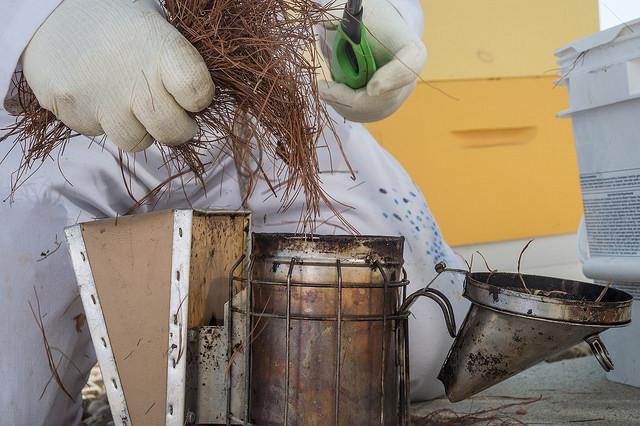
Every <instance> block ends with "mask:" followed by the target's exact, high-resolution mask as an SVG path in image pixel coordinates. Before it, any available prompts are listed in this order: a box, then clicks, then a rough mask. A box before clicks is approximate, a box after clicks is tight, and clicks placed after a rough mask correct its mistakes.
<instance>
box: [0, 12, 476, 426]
mask: <svg viewBox="0 0 640 426" xmlns="http://www.w3.org/2000/svg"><path fill="white" fill-rule="evenodd" d="M58 3H59V0H2V14H0V94H2V95H1V96H4V94H5V93H7V91H8V90H9V82H10V80H11V77H12V74H13V72H14V70H15V69H16V67H17V66H19V65H18V64H19V59H20V55H21V54H22V52H23V49H24V48H25V46H26V45H27V44H28V43H29V41H30V39H31V37H32V35H33V34H34V32H35V31H36V30H37V29H38V27H39V26H40V24H41V23H42V22H43V21H44V20H45V19H46V18H47V16H48V15H49V14H50V13H51V11H52V10H54V9H55V8H56V7H57V5H58ZM395 3H396V5H397V7H398V8H399V10H400V11H401V14H402V15H403V16H407V17H409V19H407V22H408V23H409V24H410V25H412V26H413V28H414V30H415V31H417V32H420V31H421V25H422V23H421V20H418V19H417V18H416V17H421V16H422V15H421V11H420V10H419V8H420V6H419V3H418V2H417V1H414V0H396V1H395ZM365 4H366V2H365ZM96 66H99V64H96ZM0 99H2V98H0ZM334 118H335V120H336V122H337V131H338V133H339V136H340V138H341V141H342V144H343V146H344V150H345V153H346V155H347V157H348V158H349V160H350V162H351V165H352V167H353V169H354V171H355V176H356V180H355V181H352V180H351V178H350V174H349V173H345V172H346V171H347V170H348V169H347V167H346V165H345V164H344V161H343V160H342V158H341V156H340V155H339V154H338V153H339V150H338V149H337V147H336V146H335V145H336V142H335V140H334V139H333V138H332V137H331V136H328V137H327V139H328V144H329V145H330V147H333V152H334V155H333V156H332V158H331V163H330V159H329V156H328V154H327V150H326V149H325V150H321V151H320V153H319V155H320V169H321V170H323V171H327V170H333V173H330V172H327V173H323V175H322V181H323V183H324V185H325V189H326V190H327V192H328V193H329V194H330V195H331V196H332V197H334V198H335V199H337V200H338V201H342V202H344V203H346V204H348V205H349V206H351V207H353V208H352V209H346V211H345V212H344V216H345V218H346V219H347V220H348V221H349V222H350V223H351V224H352V225H353V226H355V227H356V228H357V230H358V231H359V232H360V233H361V234H363V235H404V237H405V238H406V243H405V268H406V270H407V273H408V277H409V279H410V280H411V284H410V287H409V292H413V291H415V290H417V289H419V288H421V287H423V286H424V285H426V284H427V283H428V282H429V281H430V280H431V279H432V277H433V276H434V274H435V272H434V269H433V267H434V265H435V264H436V263H437V262H439V261H441V260H444V261H446V262H447V264H448V265H450V266H454V267H457V266H459V265H458V264H459V261H458V260H457V259H456V256H455V255H454V254H453V252H452V251H451V249H450V248H449V247H448V246H447V245H446V244H445V242H444V241H443V239H442V235H441V233H440V231H439V228H438V226H437V224H436V223H435V221H434V219H433V217H432V215H431V213H430V212H429V209H428V207H427V204H426V202H425V200H424V198H423V196H422V194H421V192H420V190H419V189H418V188H417V187H416V186H415V185H414V183H413V182H412V181H411V179H410V177H409V176H408V175H407V173H406V172H405V171H404V170H403V168H402V167H401V166H400V164H398V163H397V162H396V161H395V160H394V158H393V157H392V156H391V155H389V154H388V153H387V152H386V151H385V150H384V149H382V148H381V147H380V146H379V145H378V144H377V143H376V141H375V140H374V139H373V138H372V137H371V135H370V134H369V133H368V132H367V131H366V130H365V129H364V127H363V126H362V125H360V124H355V123H352V122H348V121H346V122H345V121H344V119H343V118H342V117H340V116H338V115H337V114H336V113H334ZM13 120H14V118H13V117H11V116H10V115H9V114H8V113H7V112H6V111H4V110H2V111H0V128H3V127H5V126H6V125H8V124H10V123H12V122H13ZM2 133H4V132H1V133H0V134H2ZM12 142H13V141H12V140H11V139H9V140H6V141H4V142H2V143H0V159H4V161H2V163H1V164H0V196H1V199H2V200H3V202H2V204H1V205H0V224H1V230H2V234H1V235H2V237H1V238H0V324H1V325H2V326H1V327H0V360H1V362H0V383H1V386H0V413H2V415H1V420H0V423H1V424H11V425H20V424H29V425H43V424H47V425H67V424H77V423H78V422H79V421H80V416H81V395H80V391H81V389H82V387H83V385H84V384H85V381H86V379H87V377H88V375H89V370H90V369H91V367H92V366H93V365H94V364H95V362H96V358H95V354H94V351H93V348H92V345H91V342H90V335H89V332H88V329H87V327H86V325H82V324H81V323H78V321H77V320H78V318H79V317H78V315H79V314H81V313H82V306H81V302H80V299H79V297H78V290H77V285H76V281H75V275H74V273H73V269H72V266H71V262H70V258H69V254H68V251H67V247H66V241H65V238H64V231H63V230H64V227H65V226H68V225H71V224H74V223H78V222H84V221H90V220H93V219H95V218H104V217H115V216H116V215H122V214H124V212H126V211H127V210H128V209H129V208H130V207H131V206H132V204H133V203H134V202H133V200H132V199H131V197H130V195H129V194H128V192H127V189H126V187H125V185H124V184H123V178H122V174H121V169H120V162H119V152H118V149H117V147H115V146H114V145H113V144H111V143H110V142H109V141H107V142H106V144H105V146H104V147H101V146H100V145H98V144H96V143H92V140H91V139H90V138H88V137H84V136H82V137H76V138H73V139H72V140H71V141H70V142H69V143H68V145H67V146H66V149H65V150H64V152H62V153H59V152H55V153H54V154H53V157H54V158H52V159H50V160H48V161H46V162H44V164H43V165H42V167H41V168H40V170H39V171H38V172H37V173H35V174H34V175H33V176H32V177H30V178H29V179H28V180H27V181H26V183H25V184H24V185H22V186H21V187H20V188H19V189H18V190H17V191H16V193H15V194H14V197H13V200H12V202H10V201H9V199H8V198H7V197H8V196H9V194H10V184H11V178H12V173H13V172H14V171H15V170H16V168H17V166H18V164H19V161H20V158H21V155H22V153H21V152H20V151H19V150H17V149H14V150H13V151H11V150H10V148H11V147H12ZM55 157H57V158H55ZM128 159H129V167H130V168H132V169H133V168H135V175H133V177H132V179H131V181H130V182H129V188H130V190H131V192H132V193H133V195H134V196H135V197H137V198H140V197H142V196H143V195H145V194H147V193H148V192H149V191H150V190H151V189H153V188H154V187H156V186H157V185H158V184H159V183H160V182H162V181H163V180H164V179H165V178H166V172H165V171H164V169H163V168H162V167H161V164H162V158H161V157H160V155H159V152H158V150H157V148H156V147H155V146H151V147H150V148H148V149H147V150H146V151H144V152H140V153H136V154H128ZM204 179H205V181H206V184H207V187H208V189H207V193H206V194H205V193H204V192H203V191H202V189H201V187H200V186H199V185H191V184H187V185H186V186H185V188H184V190H183V189H182V188H178V187H177V186H174V188H173V189H172V191H170V192H169V193H167V194H165V195H164V196H163V197H162V198H161V199H160V200H159V201H158V202H157V203H156V204H155V205H154V208H155V209H156V210H163V209H170V208H182V207H188V206H189V204H188V203H187V201H186V199H187V198H188V200H189V202H190V203H191V206H193V207H198V208H211V209H236V208H240V207H241V191H240V189H239V186H238V182H237V175H236V172H235V168H234V165H233V161H232V160H231V159H224V160H223V161H222V164H221V165H220V166H217V167H215V168H213V169H212V170H210V171H209V172H208V174H207V175H206V176H205V177H204ZM303 201H304V200H303V197H300V199H299V200H298V201H297V202H296V204H295V205H294V206H293V207H292V208H291V209H289V210H288V211H287V212H284V213H282V212H279V211H278V210H279V209H280V199H279V198H276V197H274V196H273V195H271V194H270V192H269V191H268V188H267V187H266V185H264V184H263V183H261V184H259V185H258V187H257V188H256V190H255V191H254V192H253V195H252V196H251V197H250V199H249V200H248V207H249V208H250V209H251V211H252V213H253V218H254V228H253V231H254V232H294V231H295V230H296V226H297V223H298V219H299V211H300V208H301V206H302V203H303ZM150 209H151V207H143V208H142V209H141V210H139V212H145V211H149V210H150ZM322 213H323V217H322V218H321V222H322V224H320V225H319V226H318V228H317V231H316V232H317V233H318V234H336V233H345V232H346V231H345V230H344V229H343V228H341V227H340V226H338V225H339V222H337V221H336V220H335V218H333V217H332V212H331V211H330V210H329V209H325V210H324V211H323V212H322ZM434 287H436V288H438V289H439V290H440V291H442V292H443V293H444V294H445V295H446V296H447V297H448V298H449V300H450V301H451V302H452V303H453V305H454V309H455V313H456V317H457V319H458V321H461V320H462V318H463V316H464V314H465V312H466V309H467V307H468V303H467V302H466V301H465V300H464V299H462V298H461V292H462V283H461V281H460V279H459V278H458V277H456V276H454V275H451V274H445V275H443V276H441V277H440V278H439V279H438V280H437V281H436V283H435V284H434ZM32 308H33V312H32ZM412 312H413V314H414V316H415V318H412V319H411V323H410V324H411V326H410V350H411V353H410V360H411V391H412V399H414V400H424V399H429V398H434V397H436V396H439V395H441V394H442V393H443V387H442V384H441V383H440V382H438V381H437V379H436V376H437V373H438V371H439V369H440V366H441V364H442V362H443V360H444V358H445V355H446V353H447V351H448V349H449V347H450V345H451V343H452V339H451V338H450V337H449V335H448V333H447V331H446V328H445V322H444V319H443V315H442V312H441V310H440V308H439V307H438V306H437V305H436V304H435V303H433V302H431V301H429V300H427V299H420V300H419V301H418V302H417V303H416V304H415V305H414V307H413V308H412ZM40 323H41V324H42V327H43V328H44V331H45V332H46V338H47V341H48V345H49V346H50V348H51V355H52V358H53V361H54V362H55V363H56V365H57V369H58V372H59V374H60V379H61V381H62V383H63V384H64V386H65V388H66V389H67V390H68V391H69V393H70V394H71V396H72V397H73V398H74V400H75V401H72V400H71V398H69V397H68V396H67V395H65V394H64V393H63V392H62V390H61V388H60V387H59V386H58V384H57V383H56V382H55V380H51V372H50V369H49V364H48V359H47V355H46V353H45V349H44V342H43V333H42V330H41V328H40ZM76 326H78V329H76ZM70 360H72V361H73V364H74V366H72V365H71V362H70Z"/></svg>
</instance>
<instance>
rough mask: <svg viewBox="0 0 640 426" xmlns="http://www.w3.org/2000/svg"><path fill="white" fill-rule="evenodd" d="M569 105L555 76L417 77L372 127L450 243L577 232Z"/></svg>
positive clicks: (577, 202)
mask: <svg viewBox="0 0 640 426" xmlns="http://www.w3.org/2000/svg"><path fill="white" fill-rule="evenodd" d="M436 88H437V89H440V90H442V91H444V92H445V93H447V94H448V95H450V96H453V97H455V99H452V98H450V97H447V96H445V95H443V94H442V93H441V92H439V91H438V90H436ZM567 107H568V102H567V97H566V92H565V89H564V88H562V87H556V86H555V85H554V78H552V77H529V78H511V79H493V80H460V81H444V82H437V83H432V85H427V84H424V83H423V84H419V85H418V87H417V88H416V91H415V93H414V94H413V95H412V96H411V97H410V98H409V100H408V101H407V102H406V103H405V105H404V106H403V107H402V108H401V109H400V110H399V111H398V112H397V113H396V114H394V115H393V116H391V117H390V118H388V119H386V120H384V121H383V122H381V123H378V124H376V125H372V126H370V131H371V132H372V133H373V135H374V137H376V139H377V140H378V142H379V143H381V144H382V146H384V147H385V148H386V149H387V150H388V151H390V152H391V153H392V154H393V155H394V157H395V158H396V159H397V160H398V161H399V162H400V163H401V164H402V165H403V166H404V167H405V168H406V169H407V171H408V172H409V174H410V175H411V177H412V178H413V180H414V181H415V182H416V184H417V185H418V187H420V189H421V190H422V191H423V193H424V195H425V197H426V199H427V203H428V204H429V207H430V208H431V210H432V212H433V214H434V215H435V217H436V219H437V221H438V223H439V224H440V227H441V228H442V232H443V235H444V237H445V238H446V239H447V241H448V243H449V244H451V245H462V244H472V243H480V242H489V241H499V240H507V239H515V238H526V237H530V236H542V235H555V234H561V233H569V232H575V230H576V228H577V226H578V222H579V221H580V215H581V214H582V213H581V212H582V204H581V198H580V186H579V182H578V169H577V162H576V154H575V149H574V144H573V135H572V130H571V124H570V123H568V120H561V119H558V118H556V116H555V114H556V112H557V111H562V110H563V109H566V108H567Z"/></svg>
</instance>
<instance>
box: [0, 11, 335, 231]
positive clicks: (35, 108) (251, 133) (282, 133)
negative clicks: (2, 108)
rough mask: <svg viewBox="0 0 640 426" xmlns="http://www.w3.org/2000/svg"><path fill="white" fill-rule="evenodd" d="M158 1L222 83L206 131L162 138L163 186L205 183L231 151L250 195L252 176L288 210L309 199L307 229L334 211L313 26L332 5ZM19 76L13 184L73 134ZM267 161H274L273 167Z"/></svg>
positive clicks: (203, 125) (202, 124)
mask: <svg viewBox="0 0 640 426" xmlns="http://www.w3.org/2000/svg"><path fill="white" fill-rule="evenodd" d="M162 6H163V7H164V9H165V13H166V16H167V19H168V21H169V22H170V23H171V24H172V25H173V26H174V27H176V28H177V29H178V30H179V31H180V32H181V33H182V34H183V35H184V36H185V37H186V38H187V40H189V41H190V42H191V43H192V44H193V45H194V46H195V47H196V49H197V50H198V52H199V53H200V54H201V55H202V57H203V58H204V60H205V62H206V64H207V66H208V68H209V71H210V73H211V77H212V79H213V81H214V84H215V85H216V96H215V98H214V100H213V102H212V103H211V105H210V106H209V107H208V108H207V109H205V110H204V111H202V112H200V113H196V114H194V117H195V119H196V121H197V122H198V125H199V130H200V131H199V134H198V136H197V137H196V138H195V139H193V140H191V141H189V142H187V143H185V144H183V145H179V146H174V147H169V146H164V145H160V144H158V143H157V142H156V145H157V146H158V148H159V149H160V150H161V151H162V153H163V156H164V159H165V165H166V166H167V168H168V169H169V170H170V173H169V178H168V179H167V180H166V181H165V182H164V183H163V185H168V184H169V183H171V181H172V180H175V179H176V178H179V179H180V181H184V179H185V176H187V175H191V177H192V178H196V179H199V181H200V182H201V183H202V185H203V186H204V180H203V179H202V176H203V174H204V173H205V172H206V169H207V168H208V167H215V166H216V164H215V163H216V160H215V159H216V158H219V155H220V152H222V155H228V156H231V157H233V159H234V161H235V164H236V168H237V169H238V171H239V174H241V175H242V178H243V179H242V180H244V181H245V182H244V196H245V199H246V197H248V196H249V195H250V193H251V190H252V189H253V188H254V185H255V183H256V180H257V179H265V180H266V181H267V182H268V184H269V186H270V187H271V189H272V191H273V192H274V194H276V193H278V196H279V197H280V198H281V204H282V208H284V209H286V208H287V207H289V206H291V205H292V203H293V202H294V201H295V200H296V199H297V197H298V196H300V195H302V196H304V197H305V209H303V211H302V212H301V217H300V224H301V225H302V228H303V229H307V226H308V225H309V224H311V223H313V219H315V218H316V217H317V216H318V215H319V211H320V207H321V205H322V204H326V205H328V206H329V207H330V208H331V209H333V210H334V212H336V210H335V208H334V207H333V206H332V203H331V198H330V197H329V196H328V194H327V193H326V192H325V191H324V190H323V188H322V187H321V183H320V179H319V165H318V157H317V153H316V148H317V146H318V144H319V143H322V132H323V131H328V132H331V133H333V134H334V135H335V136H336V138H337V135H336V132H335V129H334V128H333V123H332V120H331V118H330V117H329V113H328V111H327V109H326V106H325V104H324V103H322V102H321V101H320V100H319V95H318V89H317V73H318V69H319V67H320V57H319V53H318V50H317V45H316V38H315V34H314V26H315V25H316V24H319V23H321V22H322V21H324V20H326V19H327V16H328V15H327V10H328V9H326V8H321V7H320V6H318V5H317V4H315V3H313V2H312V1H311V0H165V1H164V2H163V4H162ZM18 80H19V83H18V87H17V89H18V97H17V99H18V103H19V105H18V110H19V111H21V112H20V115H19V117H18V119H17V120H16V123H15V124H14V125H12V126H11V127H9V128H7V129H5V130H6V131H7V132H6V133H5V134H4V135H3V136H0V141H2V140H4V139H6V138H7V137H8V136H10V135H16V139H15V140H16V142H15V144H16V146H17V147H19V148H18V149H22V151H23V156H22V159H23V160H22V162H21V164H20V165H19V167H18V170H17V172H16V174H15V175H14V177H13V181H12V185H13V189H14V190H15V189H16V188H17V187H18V186H19V185H20V184H21V183H22V182H24V180H25V179H27V178H28V177H29V176H30V175H32V174H33V173H35V172H36V171H37V169H38V167H39V165H41V164H42V162H43V161H45V160H46V159H47V158H48V157H51V156H52V155H53V154H54V153H55V152H57V153H58V155H60V153H61V152H63V150H64V145H65V144H66V143H68V142H69V140H70V138H72V137H73V136H74V133H73V132H72V131H71V130H70V129H69V128H68V127H66V126H65V125H64V123H62V122H60V121H59V120H57V119H56V117H55V116H54V115H53V114H52V113H51V112H49V111H47V110H44V109H43V108H41V107H40V105H39V104H38V101H37V100H36V98H35V96H34V95H33V94H32V92H31V91H30V90H29V88H28V85H27V83H26V81H25V80H24V78H23V77H22V76H19V78H18ZM16 146H14V149H16ZM213 146H215V147H216V151H215V152H217V154H215V155H214V154H213V152H214V151H213V150H212V147H213ZM220 147H222V150H221V151H220ZM341 155H343V156H344V153H341ZM121 158H122V157H121ZM203 160H204V161H203ZM121 163H122V161H121ZM263 164H269V165H270V170H271V172H270V173H266V172H265V169H264V168H263V167H262V165H263ZM62 167H63V165H62ZM124 168H126V167H123V169H124ZM123 176H124V172H123ZM125 180H126V178H125ZM241 183H242V182H241ZM161 191H162V188H160V187H158V188H155V189H154V190H153V191H152V193H150V194H148V195H147V197H145V198H144V199H142V200H134V201H136V203H135V204H134V206H133V208H132V209H131V210H130V212H133V211H135V209H136V208H137V207H139V206H140V205H141V204H143V203H145V202H149V201H150V200H151V199H152V198H154V197H157V196H158V194H160V193H161ZM336 213H337V212H336ZM338 216H339V217H340V215H339V214H338Z"/></svg>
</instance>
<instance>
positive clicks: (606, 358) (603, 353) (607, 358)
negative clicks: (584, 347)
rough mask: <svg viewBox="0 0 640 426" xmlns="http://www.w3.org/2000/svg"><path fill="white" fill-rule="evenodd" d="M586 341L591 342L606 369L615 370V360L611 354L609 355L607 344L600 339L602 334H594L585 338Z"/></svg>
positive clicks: (592, 349)
mask: <svg viewBox="0 0 640 426" xmlns="http://www.w3.org/2000/svg"><path fill="white" fill-rule="evenodd" d="M584 341H585V342H587V343H588V344H589V347H590V348H591V351H592V352H593V355H594V356H595V357H596V359H597V360H598V362H599V363H600V365H601V366H602V368H603V369H604V371H606V372H609V371H611V370H613V360H612V359H611V355H609V351H607V348H606V346H605V345H604V343H602V340H600V335H599V334H595V335H593V336H589V337H587V338H586V339H584Z"/></svg>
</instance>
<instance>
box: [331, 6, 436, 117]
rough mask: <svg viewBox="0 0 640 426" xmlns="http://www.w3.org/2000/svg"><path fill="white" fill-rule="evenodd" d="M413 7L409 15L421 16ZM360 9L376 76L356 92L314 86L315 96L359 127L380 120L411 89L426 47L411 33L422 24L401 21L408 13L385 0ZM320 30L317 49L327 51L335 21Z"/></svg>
mask: <svg viewBox="0 0 640 426" xmlns="http://www.w3.org/2000/svg"><path fill="white" fill-rule="evenodd" d="M415 4H416V6H415V7H416V8H417V9H418V10H414V12H415V13H413V14H410V15H409V16H414V17H415V16H422V15H421V14H420V13H419V12H420V10H419V8H420V5H419V4H418V3H417V2H415ZM338 5H340V3H338ZM363 9H364V12H363V17H362V22H363V23H364V26H365V27H366V29H367V40H368V42H369V45H370V46H371V52H372V54H373V56H374V57H375V61H376V65H377V70H376V72H375V73H374V74H373V77H372V78H371V80H370V81H369V83H367V85H366V86H365V87H363V88H361V89H352V88H350V87H348V86H346V85H344V84H339V83H336V82H334V81H321V82H320V83H319V88H320V94H321V96H322V98H323V99H324V100H325V101H326V102H327V103H328V104H330V105H331V106H332V107H334V108H335V110H336V111H338V112H339V113H340V115H342V116H343V117H345V118H346V119H347V120H351V121H356V122H361V123H364V122H373V121H378V120H382V119H383V118H386V117H388V116H390V115H391V114H393V113H394V112H395V111H397V110H398V108H400V106H402V104H403V103H404V101H405V100H407V98H408V97H409V95H410V94H411V92H412V91H413V89H414V88H415V87H416V82H417V79H418V75H419V73H420V71H422V68H423V67H424V65H425V63H426V61H427V49H426V48H425V46H424V44H423V43H422V40H421V39H420V33H416V32H415V30H417V29H420V30H421V28H422V26H421V25H416V23H415V18H414V20H409V21H407V20H405V18H404V15H405V14H408V13H409V12H408V11H405V12H404V14H401V12H400V10H399V9H397V8H396V7H394V5H393V4H392V3H391V2H390V1H389V0H365V1H363ZM405 9H407V8H406V7H405ZM325 28H326V31H327V35H326V42H325V44H324V45H323V51H326V52H330V51H331V46H332V43H333V38H334V36H335V32H336V31H335V30H336V28H337V23H336V22H329V23H327V24H326V25H325ZM325 55H326V56H327V57H329V58H330V57H331V55H330V54H329V53H326V54H325Z"/></svg>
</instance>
